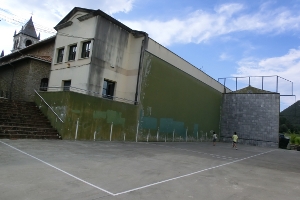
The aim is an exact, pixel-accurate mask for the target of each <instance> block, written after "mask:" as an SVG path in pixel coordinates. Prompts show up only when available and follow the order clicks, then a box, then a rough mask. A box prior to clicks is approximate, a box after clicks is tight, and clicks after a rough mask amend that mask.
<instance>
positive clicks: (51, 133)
mask: <svg viewBox="0 0 300 200" xmlns="http://www.w3.org/2000/svg"><path fill="white" fill-rule="evenodd" d="M1 134H10V135H11V134H12V135H56V136H57V135H58V133H57V131H52V132H44V131H25V130H5V131H0V135H1Z"/></svg>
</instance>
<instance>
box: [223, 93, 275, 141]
mask: <svg viewBox="0 0 300 200" xmlns="http://www.w3.org/2000/svg"><path fill="white" fill-rule="evenodd" d="M279 110H280V94H278V93H265V94H262V93H257V94H253V93H251V94H239V93H228V94H223V102H222V114H221V123H220V129H221V133H220V135H221V140H223V141H231V137H232V135H233V133H234V132H237V135H238V137H239V143H243V144H250V145H256V146H277V145H278V133H279Z"/></svg>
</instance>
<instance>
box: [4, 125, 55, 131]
mask: <svg viewBox="0 0 300 200" xmlns="http://www.w3.org/2000/svg"><path fill="white" fill-rule="evenodd" d="M8 130H20V131H39V132H56V130H55V129H54V128H41V127H26V126H5V125H0V131H2V132H6V131H8Z"/></svg>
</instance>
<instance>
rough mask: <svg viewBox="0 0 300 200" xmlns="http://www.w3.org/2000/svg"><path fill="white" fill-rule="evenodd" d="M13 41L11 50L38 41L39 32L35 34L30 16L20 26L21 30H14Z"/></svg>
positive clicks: (19, 48)
mask: <svg viewBox="0 0 300 200" xmlns="http://www.w3.org/2000/svg"><path fill="white" fill-rule="evenodd" d="M13 41H14V45H13V49H12V50H11V52H15V51H18V50H21V49H24V48H26V47H28V46H30V45H33V44H36V43H38V42H39V41H40V34H39V35H38V36H37V34H36V31H35V28H34V25H33V21H32V17H30V19H29V20H28V22H27V23H26V24H25V25H24V26H22V28H21V30H20V31H19V32H18V33H17V32H16V31H15V34H14V39H13Z"/></svg>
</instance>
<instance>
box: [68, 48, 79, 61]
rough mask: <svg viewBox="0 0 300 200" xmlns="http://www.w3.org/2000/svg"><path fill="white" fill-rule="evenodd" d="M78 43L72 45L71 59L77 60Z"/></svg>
mask: <svg viewBox="0 0 300 200" xmlns="http://www.w3.org/2000/svg"><path fill="white" fill-rule="evenodd" d="M76 49H77V45H73V46H70V51H69V60H75V56H76Z"/></svg>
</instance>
